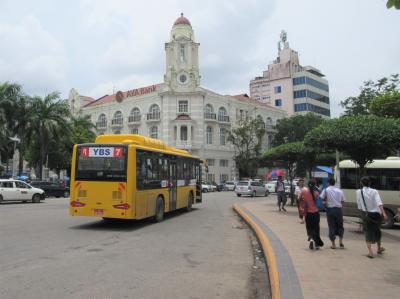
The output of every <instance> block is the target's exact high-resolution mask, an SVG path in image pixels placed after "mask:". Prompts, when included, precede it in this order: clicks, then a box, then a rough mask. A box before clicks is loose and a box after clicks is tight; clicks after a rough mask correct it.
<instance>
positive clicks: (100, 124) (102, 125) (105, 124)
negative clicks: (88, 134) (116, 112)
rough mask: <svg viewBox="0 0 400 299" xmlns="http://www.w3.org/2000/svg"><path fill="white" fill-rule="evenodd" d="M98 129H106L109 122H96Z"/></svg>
mask: <svg viewBox="0 0 400 299" xmlns="http://www.w3.org/2000/svg"><path fill="white" fill-rule="evenodd" d="M96 128H97V129H106V128H107V121H98V122H96Z"/></svg>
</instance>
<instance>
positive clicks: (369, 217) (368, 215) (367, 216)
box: [360, 189, 382, 224]
mask: <svg viewBox="0 0 400 299" xmlns="http://www.w3.org/2000/svg"><path fill="white" fill-rule="evenodd" d="M360 191H361V197H362V200H363V203H364V207H365V212H364V217H363V219H364V221H365V222H366V223H372V224H381V223H382V216H381V214H380V213H378V212H368V208H367V205H366V204H365V199H364V193H363V192H362V189H360Z"/></svg>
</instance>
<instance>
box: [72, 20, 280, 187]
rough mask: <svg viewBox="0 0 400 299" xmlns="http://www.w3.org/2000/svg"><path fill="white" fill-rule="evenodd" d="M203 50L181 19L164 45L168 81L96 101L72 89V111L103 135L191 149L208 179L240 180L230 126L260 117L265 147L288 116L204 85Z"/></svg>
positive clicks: (119, 92) (259, 103) (190, 28)
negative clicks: (136, 137) (204, 163)
mask: <svg viewBox="0 0 400 299" xmlns="http://www.w3.org/2000/svg"><path fill="white" fill-rule="evenodd" d="M198 49H199V43H196V42H195V38H194V32H193V29H192V26H191V24H190V22H189V20H188V19H187V18H185V17H184V16H183V15H181V16H180V17H179V18H178V19H177V20H176V21H175V23H174V25H173V27H172V30H171V36H170V41H169V42H168V43H166V44H165V54H166V69H165V75H164V82H162V83H158V84H153V85H150V86H146V87H141V88H135V89H131V90H127V91H118V92H117V93H115V94H112V95H105V96H103V97H101V98H99V99H97V100H95V99H93V98H91V97H85V96H81V95H79V93H78V92H77V90H75V89H71V91H70V95H69V103H70V106H71V111H72V112H73V113H74V114H84V115H90V117H91V120H92V122H93V123H94V124H96V130H97V133H98V134H111V133H114V134H129V133H133V134H141V135H146V136H150V137H152V138H157V139H160V140H162V141H163V142H165V143H166V144H167V145H169V146H174V147H177V148H180V149H185V150H188V151H190V152H191V153H193V154H194V155H197V156H199V157H201V158H202V159H203V160H207V161H208V171H209V172H208V173H207V180H210V181H216V182H220V181H226V180H231V179H234V178H238V177H237V171H236V168H235V164H234V160H233V156H234V148H233V146H232V145H231V144H230V143H228V142H227V137H228V132H229V131H230V130H231V128H233V127H235V126H237V125H238V121H240V120H243V119H246V118H255V117H258V118H261V119H262V120H263V121H264V123H265V126H266V129H267V134H266V136H264V138H263V146H264V148H265V149H266V148H267V147H268V146H269V145H270V143H271V140H272V135H273V134H274V130H273V128H272V126H273V125H275V124H276V121H277V120H278V119H281V118H283V117H286V116H287V115H286V113H285V112H284V111H282V110H280V109H277V108H275V107H271V106H269V105H268V104H265V103H261V102H259V101H256V100H254V99H251V98H250V97H249V96H247V95H245V94H243V95H237V96H227V95H221V94H218V93H216V92H214V91H211V90H208V89H206V88H203V87H201V86H200V79H201V77H200V72H199V59H198Z"/></svg>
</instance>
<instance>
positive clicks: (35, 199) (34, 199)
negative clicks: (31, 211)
mask: <svg viewBox="0 0 400 299" xmlns="http://www.w3.org/2000/svg"><path fill="white" fill-rule="evenodd" d="M32 202H34V203H39V202H40V195H39V194H34V195H33V196H32Z"/></svg>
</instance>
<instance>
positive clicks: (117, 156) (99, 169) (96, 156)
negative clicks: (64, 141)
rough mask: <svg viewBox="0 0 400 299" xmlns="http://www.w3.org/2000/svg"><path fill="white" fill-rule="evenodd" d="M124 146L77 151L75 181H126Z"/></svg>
mask: <svg viewBox="0 0 400 299" xmlns="http://www.w3.org/2000/svg"><path fill="white" fill-rule="evenodd" d="M126 152H127V149H126V147H124V146H121V145H118V146H110V145H108V146H99V145H96V146H87V145H85V146H80V147H78V151H77V160H76V170H75V180H93V181H126V157H127V155H126Z"/></svg>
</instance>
